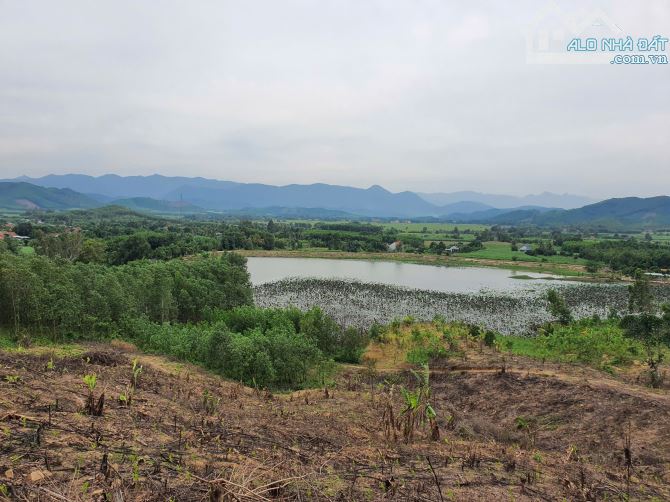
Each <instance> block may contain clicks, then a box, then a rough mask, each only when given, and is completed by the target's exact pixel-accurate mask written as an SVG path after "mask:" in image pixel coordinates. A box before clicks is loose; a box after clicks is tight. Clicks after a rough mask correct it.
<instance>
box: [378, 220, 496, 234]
mask: <svg viewBox="0 0 670 502" xmlns="http://www.w3.org/2000/svg"><path fill="white" fill-rule="evenodd" d="M379 224H380V225H381V226H382V227H384V228H393V229H394V230H398V231H400V232H407V233H409V232H412V233H425V232H424V229H427V230H428V231H429V232H431V233H446V232H449V233H451V232H452V231H453V230H454V228H458V230H459V232H465V231H469V232H481V231H482V230H486V229H487V228H489V225H479V224H476V223H412V222H393V223H379Z"/></svg>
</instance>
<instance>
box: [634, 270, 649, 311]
mask: <svg viewBox="0 0 670 502" xmlns="http://www.w3.org/2000/svg"><path fill="white" fill-rule="evenodd" d="M628 309H629V310H630V311H631V312H633V313H651V312H652V311H653V310H654V297H653V295H652V293H651V288H650V287H649V277H647V276H646V275H644V273H643V272H642V271H641V270H639V269H638V270H636V271H635V282H634V283H633V284H631V285H630V286H628Z"/></svg>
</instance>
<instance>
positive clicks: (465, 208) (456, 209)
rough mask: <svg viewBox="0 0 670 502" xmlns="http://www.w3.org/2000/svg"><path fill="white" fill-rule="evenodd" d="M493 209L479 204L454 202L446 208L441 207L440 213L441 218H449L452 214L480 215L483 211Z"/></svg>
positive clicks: (465, 201) (466, 201)
mask: <svg viewBox="0 0 670 502" xmlns="http://www.w3.org/2000/svg"><path fill="white" fill-rule="evenodd" d="M491 209H495V208H494V207H493V206H489V205H488V204H482V203H481V202H472V201H468V200H464V201H461V202H454V203H452V204H447V205H446V206H442V207H441V212H442V215H443V216H447V217H448V216H449V215H452V214H471V213H480V212H483V211H488V210H491Z"/></svg>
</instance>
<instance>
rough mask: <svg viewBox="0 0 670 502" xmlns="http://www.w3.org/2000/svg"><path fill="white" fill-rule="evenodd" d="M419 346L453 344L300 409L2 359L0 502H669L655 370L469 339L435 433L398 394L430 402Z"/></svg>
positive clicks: (73, 351) (319, 395)
mask: <svg viewBox="0 0 670 502" xmlns="http://www.w3.org/2000/svg"><path fill="white" fill-rule="evenodd" d="M417 329H418V330H425V331H430V332H432V333H434V334H435V333H437V331H436V330H435V326H429V325H413V326H410V325H405V326H401V327H400V328H399V329H398V331H397V333H398V335H397V336H398V340H396V341H394V339H393V338H389V339H387V340H386V341H380V342H375V343H374V344H373V345H371V347H370V349H369V350H368V356H369V357H368V360H369V361H370V363H369V364H367V365H366V366H353V365H349V366H342V367H341V370H340V372H339V375H338V376H337V377H336V379H335V380H333V381H329V382H326V386H324V387H322V388H319V389H313V390H303V391H298V392H288V393H283V394H273V393H271V392H268V391H266V390H264V389H259V388H256V389H254V388H250V387H245V386H242V385H240V384H238V383H235V382H230V381H225V380H222V379H220V378H219V377H215V376H213V375H211V374H208V373H206V372H204V371H202V370H201V369H199V368H198V367H195V366H192V365H190V364H183V363H177V362H174V361H171V360H168V359H166V358H163V357H159V356H154V355H147V354H143V353H141V352H138V351H137V350H136V349H135V348H134V347H133V346H132V345H129V344H126V343H121V342H113V343H112V344H100V343H96V344H83V345H69V346H65V347H62V346H58V345H55V346H51V347H48V348H31V349H22V350H20V351H17V350H15V349H3V350H1V351H0V377H2V378H0V391H1V392H2V394H1V395H2V397H1V399H0V427H1V428H2V434H3V441H2V443H1V444H0V500H2V499H6V500H10V499H12V500H42V501H59V500H69V501H83V500H143V501H154V500H155V501H158V500H160V501H166V500H175V501H176V500H180V501H196V500H197V501H199V500H211V501H228V500H370V501H375V500H455V501H466V500H467V501H471V500H475V501H477V500H481V501H488V500H516V501H535V500H657V501H660V500H667V499H668V497H670V477H669V476H670V459H669V458H668V451H667V448H666V445H667V444H668V442H669V441H670V420H667V418H665V417H668V416H670V399H668V394H667V392H666V391H657V392H652V391H650V390H649V389H647V388H646V387H644V385H643V384H640V383H636V382H635V380H636V376H635V375H636V374H638V375H639V372H640V368H638V367H636V366H632V367H629V368H628V369H627V370H626V372H624V373H622V374H621V375H617V376H612V375H610V374H606V373H603V372H600V371H597V370H595V369H591V368H589V367H586V366H572V365H565V364H555V363H550V362H542V361H538V360H535V359H530V358H525V357H520V356H515V355H510V354H509V353H506V352H500V351H499V350H498V349H495V348H489V347H487V346H482V345H481V344H477V343H476V342H474V341H468V338H467V337H466V336H465V335H464V334H463V333H462V332H460V334H458V333H459V332H458V327H454V328H453V329H454V330H456V331H455V332H454V333H455V334H453V335H450V338H449V340H450V342H449V344H448V346H445V347H446V348H447V349H448V351H449V352H448V355H447V357H446V358H442V359H440V360H438V361H434V362H433V363H432V365H431V371H430V376H429V380H428V383H427V385H428V387H427V388H428V389H429V390H430V394H429V400H430V406H431V409H434V411H435V417H434V419H431V421H430V423H428V422H426V423H423V422H422V421H421V420H420V419H419V416H418V415H416V416H415V418H416V420H417V421H416V422H411V423H413V424H414V425H411V427H410V426H409V425H408V424H409V423H410V422H408V419H409V415H408V413H409V412H407V411H403V410H406V406H405V404H403V403H404V401H403V397H402V395H401V392H400V391H399V388H400V387H401V386H403V387H406V388H407V389H410V392H415V391H416V392H418V389H419V388H422V389H426V387H425V385H424V384H421V387H418V385H419V383H418V380H417V378H415V377H414V376H413V375H412V374H411V373H410V372H409V371H408V370H407V368H408V365H407V363H406V362H405V358H406V357H407V349H408V347H410V346H411V343H412V342H411V340H416V335H414V334H413V332H415V331H416V330H417ZM450 329H452V328H450ZM403 340H405V341H403ZM398 347H400V348H398ZM403 347H404V348H403ZM134 367H135V368H137V367H141V370H140V373H139V375H138V376H137V378H135V376H134V374H135V373H134V371H133V368H134ZM86 375H96V380H97V385H95V386H94V388H93V390H92V391H89V387H87V385H86V384H85V383H84V377H86ZM637 378H638V380H639V377H637ZM133 381H135V390H134V392H133V397H132V401H130V402H129V401H127V400H124V399H121V396H124V395H128V392H129V385H130V384H131V382H133ZM412 389H413V390H412ZM89 393H92V394H93V396H94V399H96V400H97V399H98V398H99V397H100V395H101V394H104V396H105V400H104V406H103V410H102V414H101V415H100V416H91V415H88V414H86V413H85V412H84V409H85V408H86V403H87V400H88V395H89ZM661 417H664V418H663V419H661ZM389 424H393V425H392V426H391V427H389ZM407 427H410V429H408V428H407Z"/></svg>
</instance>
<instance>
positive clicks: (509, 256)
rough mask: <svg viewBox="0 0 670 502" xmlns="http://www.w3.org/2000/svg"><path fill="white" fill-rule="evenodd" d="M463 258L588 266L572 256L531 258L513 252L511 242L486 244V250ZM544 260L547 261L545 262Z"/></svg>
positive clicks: (473, 252)
mask: <svg viewBox="0 0 670 502" xmlns="http://www.w3.org/2000/svg"><path fill="white" fill-rule="evenodd" d="M462 256H464V257H468V258H482V259H486V260H514V259H516V260H518V261H526V262H534V263H537V262H541V263H554V264H566V265H568V264H569V265H586V260H584V259H582V258H578V259H574V258H572V257H571V256H560V255H554V256H531V255H527V254H526V253H523V252H521V251H512V246H511V245H510V243H509V242H485V243H484V249H482V250H479V251H472V252H470V253H464V254H463V255H462ZM543 259H544V260H545V261H543Z"/></svg>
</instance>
